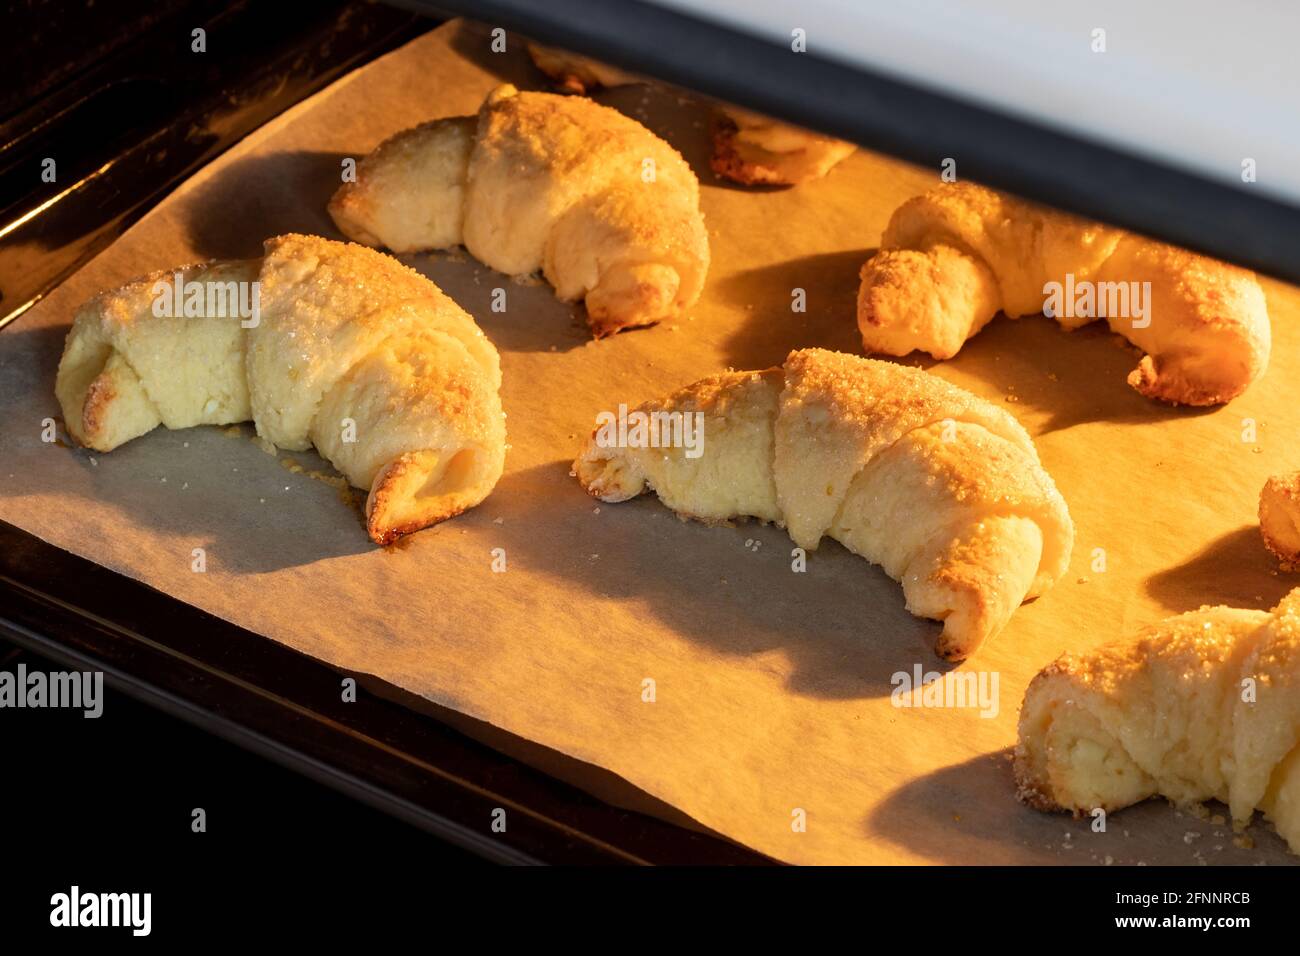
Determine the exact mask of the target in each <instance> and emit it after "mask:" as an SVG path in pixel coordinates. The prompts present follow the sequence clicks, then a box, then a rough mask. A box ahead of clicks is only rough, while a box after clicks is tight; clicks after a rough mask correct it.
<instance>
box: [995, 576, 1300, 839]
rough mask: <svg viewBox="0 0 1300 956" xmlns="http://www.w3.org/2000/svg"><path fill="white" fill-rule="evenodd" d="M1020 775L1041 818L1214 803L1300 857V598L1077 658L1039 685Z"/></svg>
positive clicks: (1022, 742)
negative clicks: (1270, 831) (1269, 826)
mask: <svg viewBox="0 0 1300 956" xmlns="http://www.w3.org/2000/svg"><path fill="white" fill-rule="evenodd" d="M1013 766H1014V769H1015V775H1016V781H1017V784H1018V793H1019V796H1020V798H1021V800H1023V801H1024V802H1026V803H1028V804H1029V805H1030V806H1032V807H1035V808H1037V809H1039V810H1069V811H1073V812H1074V813H1075V814H1076V815H1083V814H1087V813H1090V812H1091V811H1093V810H1094V809H1097V808H1101V809H1103V810H1105V811H1107V812H1110V811H1113V810H1117V809H1120V808H1122V807H1127V806H1129V805H1131V804H1134V803H1138V802H1140V801H1142V800H1146V799H1147V798H1148V797H1153V796H1157V795H1159V796H1163V797H1166V798H1168V799H1169V800H1171V801H1173V802H1175V803H1178V804H1191V803H1199V802H1200V801H1203V800H1208V799H1211V798H1214V799H1217V800H1222V801H1224V802H1225V803H1227V804H1228V806H1229V808H1230V810H1231V812H1232V818H1233V821H1234V822H1235V823H1236V824H1237V825H1239V826H1241V825H1244V824H1246V823H1248V822H1249V821H1250V818H1251V815H1252V814H1253V813H1254V811H1255V810H1262V811H1263V812H1264V815H1265V816H1266V817H1268V819H1270V820H1272V821H1273V823H1274V825H1275V826H1276V827H1277V831H1278V833H1279V834H1280V835H1281V836H1282V837H1283V839H1285V840H1286V841H1287V843H1288V844H1289V845H1290V847H1291V849H1292V850H1293V851H1296V852H1300V590H1295V591H1292V592H1291V593H1290V594H1289V595H1287V596H1286V597H1285V598H1283V600H1282V602H1281V603H1280V604H1279V605H1278V606H1277V607H1276V608H1274V609H1273V611H1272V612H1271V613H1266V612H1263V611H1250V610H1242V609H1238V608H1230V607H1202V608H1201V609H1200V610H1198V611H1192V612H1189V613H1187V614H1180V615H1178V616H1177V617H1171V618H1169V619H1167V620H1164V621H1161V622H1160V623H1159V624H1156V625H1155V626H1153V627H1149V628H1147V629H1146V630H1145V631H1143V632H1142V633H1140V634H1139V635H1138V636H1137V637H1136V638H1135V639H1133V640H1128V641H1121V642H1117V643H1114V644H1110V645H1107V646H1104V647H1101V648H1099V649H1097V650H1095V651H1091V652H1089V653H1086V654H1066V655H1065V656H1063V657H1061V658H1060V659H1058V660H1057V661H1056V662H1055V663H1052V664H1049V665H1048V666H1047V667H1045V668H1044V669H1043V670H1042V671H1041V672H1040V673H1039V674H1038V676H1037V677H1035V678H1034V679H1033V681H1032V682H1031V683H1030V685H1029V689H1028V690H1027V691H1026V692H1025V701H1024V704H1023V706H1022V707H1021V711H1020V737H1019V742H1018V743H1017V745H1016V751H1015V761H1014V765H1013Z"/></svg>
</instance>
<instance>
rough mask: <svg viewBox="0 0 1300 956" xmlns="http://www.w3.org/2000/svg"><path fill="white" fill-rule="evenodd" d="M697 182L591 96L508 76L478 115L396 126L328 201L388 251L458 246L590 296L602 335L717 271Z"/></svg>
mask: <svg viewBox="0 0 1300 956" xmlns="http://www.w3.org/2000/svg"><path fill="white" fill-rule="evenodd" d="M699 192H700V191H699V183H698V182H697V181H696V179H695V174H694V173H693V172H691V168H690V166H688V165H687V164H686V161H685V160H684V159H682V157H681V155H680V154H679V153H678V152H677V151H676V150H674V149H673V148H672V147H671V146H669V145H668V144H667V143H665V142H664V141H663V140H661V139H660V138H659V137H657V136H655V135H654V134H653V133H652V132H650V131H649V130H648V129H646V128H645V127H644V126H642V125H641V124H640V123H637V122H636V121H635V120H632V119H629V118H628V117H626V116H624V115H623V114H622V113H619V112H618V111H616V110H612V109H609V108H608V107H604V106H600V105H598V104H596V103H593V102H591V101H590V100H586V99H582V98H578V97H567V96H556V95H554V94H551V93H520V92H519V91H518V90H516V89H515V88H514V87H512V86H502V87H499V88H497V89H496V90H495V91H493V92H492V93H491V94H490V95H489V96H488V98H487V99H486V100H485V101H484V103H483V107H482V109H481V110H480V111H479V115H478V118H477V120H475V119H474V118H472V117H457V118H453V119H445V120H435V121H434V122H432V123H426V124H425V125H423V126H418V127H416V128H415V129H411V130H407V131H405V132H402V133H398V134H397V135H396V136H394V137H392V138H391V139H389V140H387V141H386V142H384V143H382V144H380V146H379V147H378V148H377V149H376V150H375V151H374V152H373V153H371V154H370V155H369V156H367V157H365V158H364V159H363V160H362V161H361V162H360V163H359V164H358V165H357V175H356V181H355V182H348V183H344V184H343V186H342V187H340V189H339V190H338V191H337V192H336V193H335V194H334V197H333V198H332V199H331V200H330V203H329V213H330V215H331V216H332V217H333V218H334V222H335V223H336V224H337V225H338V227H339V229H340V230H342V231H343V233H344V234H345V235H346V236H348V238H350V239H354V240H356V241H357V242H360V243H364V244H365V245H371V246H386V247H387V248H388V249H391V250H392V251H394V252H415V251H419V250H425V249H445V248H449V247H451V246H455V245H458V244H461V243H463V244H464V245H465V248H466V249H468V250H469V252H470V254H471V255H473V256H474V257H475V258H477V259H479V260H481V261H482V262H483V263H485V264H486V265H488V266H491V267H492V268H493V269H496V270H498V271H500V272H505V273H509V274H511V275H525V274H528V273H532V272H536V271H537V270H538V269H540V270H541V271H542V274H543V275H544V276H545V277H546V279H547V280H548V281H549V282H550V283H551V284H552V285H553V286H554V287H555V293H556V295H558V296H559V297H560V298H561V299H564V300H566V301H576V300H578V299H585V300H586V305H587V319H588V322H589V323H590V325H591V327H592V330H593V332H594V333H595V334H596V335H597V336H601V335H607V334H609V333H611V332H617V331H619V330H620V329H625V328H631V327H633V326H640V325H650V324H653V323H655V322H658V321H660V320H662V319H666V318H671V317H673V316H676V315H678V314H680V313H681V312H682V311H683V310H685V309H689V308H690V307H691V306H692V305H694V304H695V303H696V302H697V301H698V300H699V297H700V292H701V290H702V289H703V287H704V277H705V274H706V273H707V272H708V268H709V243H708V235H707V233H706V232H705V228H704V218H703V216H702V215H701V214H700V196H699Z"/></svg>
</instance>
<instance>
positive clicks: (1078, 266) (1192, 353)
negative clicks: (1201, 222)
mask: <svg viewBox="0 0 1300 956" xmlns="http://www.w3.org/2000/svg"><path fill="white" fill-rule="evenodd" d="M1044 311H1047V312H1048V313H1049V314H1054V316H1055V318H1056V319H1057V321H1058V322H1060V323H1061V325H1062V326H1064V327H1065V328H1067V329H1076V328H1080V327H1081V326H1083V325H1086V324H1088V323H1089V322H1092V321H1094V320H1096V319H1100V318H1104V319H1105V320H1106V321H1107V323H1108V324H1109V326H1110V328H1111V329H1112V331H1114V332H1117V333H1119V334H1120V335H1122V336H1124V338H1126V339H1128V340H1129V341H1130V342H1132V343H1133V344H1134V345H1136V346H1137V347H1138V348H1140V349H1142V351H1143V352H1145V353H1147V354H1146V355H1145V356H1144V357H1143V359H1142V361H1141V362H1140V363H1139V364H1138V367H1137V368H1136V369H1134V371H1133V372H1132V373H1131V374H1130V375H1129V378H1128V381H1129V384H1130V385H1132V386H1133V388H1135V389H1137V390H1138V391H1139V392H1141V393H1142V394H1143V395H1145V396H1147V397H1148V398H1153V399H1158V400H1160V401H1165V402H1171V403H1175V404H1182V405H1218V404H1221V403H1223V402H1227V401H1230V400H1231V399H1233V398H1235V397H1237V396H1238V395H1240V394H1241V393H1242V392H1244V391H1245V390H1246V389H1247V388H1248V387H1249V386H1250V384H1251V383H1252V382H1253V381H1255V380H1256V379H1257V378H1259V377H1260V376H1261V375H1263V374H1264V370H1265V368H1267V366H1268V356H1269V348H1270V342H1271V335H1270V328H1269V321H1268V308H1267V305H1266V303H1265V301H1264V292H1263V290H1262V289H1261V288H1260V286H1259V283H1258V281H1256V279H1255V277H1254V275H1252V274H1251V273H1250V272H1247V271H1246V270H1244V269H1238V268H1236V267H1235V266H1230V265H1227V264H1226V263H1223V262H1218V261H1216V260H1214V259H1207V258H1205V257H1204V256H1198V255H1195V254H1193V253H1190V252H1187V251H1186V250H1183V249H1178V248H1175V247H1174V246H1168V245H1165V244H1163V243H1159V242H1153V241H1152V240H1150V239H1147V238H1145V237H1143V236H1137V235H1133V234H1132V233H1127V232H1124V231H1123V230H1120V229H1115V228H1112V227H1110V226H1104V225H1101V224H1099V223H1095V222H1089V221H1088V220H1086V219H1080V218H1078V217H1076V216H1071V215H1067V214H1066V213H1063V212H1057V211H1056V210H1053V209H1048V208H1046V207H1044V206H1039V205H1036V204H1034V203H1030V202H1025V201H1024V200H1021V199H1015V198H1013V197H1010V196H1006V195H1003V194H1001V193H996V192H994V191H993V190H991V189H985V188H984V187H983V186H977V185H974V184H973V183H951V184H947V185H942V186H938V187H936V188H934V189H932V190H930V191H929V192H927V193H925V194H923V195H921V196H917V197H915V198H913V199H909V200H908V201H907V202H905V203H904V204H903V205H901V206H899V207H898V209H897V210H895V211H894V215H893V217H892V218H891V219H890V221H889V225H888V226H887V227H886V229H885V232H884V235H883V236H882V237H881V240H880V251H879V252H877V253H876V255H875V256H873V257H872V258H871V259H869V260H868V261H867V262H866V264H865V265H863V267H862V284H861V286H860V288H859V292H858V329H859V331H861V333H862V345H863V348H865V349H866V350H867V351H868V352H883V353H885V354H888V355H906V354H907V353H909V352H911V351H913V350H920V351H923V352H929V353H930V354H931V355H932V356H934V357H935V358H940V359H946V358H951V357H952V356H954V355H956V354H957V352H958V350H959V349H961V347H962V345H963V344H964V343H965V342H966V340H967V339H968V338H970V337H971V336H972V335H974V334H975V333H977V332H978V331H979V330H980V329H981V328H983V327H984V326H985V325H986V324H988V322H989V321H990V320H992V318H993V317H994V316H995V315H996V314H997V313H998V312H1003V313H1005V314H1006V315H1008V316H1010V317H1011V318H1018V317H1020V316H1023V315H1037V314H1038V313H1040V312H1044ZM1139 313H1141V314H1139Z"/></svg>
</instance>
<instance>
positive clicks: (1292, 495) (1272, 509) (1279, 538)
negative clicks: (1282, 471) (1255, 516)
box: [1259, 471, 1300, 565]
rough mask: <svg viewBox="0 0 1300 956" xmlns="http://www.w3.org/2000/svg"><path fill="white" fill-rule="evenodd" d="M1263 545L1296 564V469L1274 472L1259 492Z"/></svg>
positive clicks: (1299, 514)
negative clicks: (1285, 473) (1286, 471)
mask: <svg viewBox="0 0 1300 956" xmlns="http://www.w3.org/2000/svg"><path fill="white" fill-rule="evenodd" d="M1259 530H1260V533H1261V534H1262V535H1263V536H1264V546H1265V547H1267V548H1268V550H1269V551H1272V552H1273V554H1274V555H1276V556H1277V558H1278V560H1280V561H1281V562H1282V563H1283V564H1287V565H1297V564H1300V471H1293V472H1291V473H1290V474H1289V475H1274V476H1273V477H1271V478H1269V480H1268V481H1267V482H1265V484H1264V489H1263V490H1262V491H1261V492H1260V494H1259Z"/></svg>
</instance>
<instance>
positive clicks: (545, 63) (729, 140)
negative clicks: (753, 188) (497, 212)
mask: <svg viewBox="0 0 1300 956" xmlns="http://www.w3.org/2000/svg"><path fill="white" fill-rule="evenodd" d="M528 54H529V56H531V57H532V59H533V63H535V64H536V65H537V68H538V69H539V70H541V71H542V72H543V73H545V74H546V75H547V76H548V77H550V79H551V81H552V82H553V83H555V84H556V86H558V87H559V88H560V89H562V90H564V91H566V92H568V93H578V94H582V93H588V92H591V91H592V90H596V89H599V88H600V87H602V86H623V85H625V84H628V83H645V82H648V81H647V80H644V79H642V78H641V77H638V76H636V75H634V74H631V73H628V72H626V71H624V70H620V69H619V68H618V67H614V66H609V65H608V64H605V63H601V62H600V61H599V60H593V59H591V58H590V57H586V56H581V55H579V54H577V53H568V52H566V51H564V50H557V49H555V48H553V47H545V46H542V45H541V44H539V43H531V42H530V43H529V44H528ZM716 112H717V115H716V116H715V117H714V121H713V156H712V159H711V160H710V165H711V167H712V168H713V171H714V172H715V173H717V174H718V175H719V176H722V177H723V178H724V179H729V180H731V181H732V182H736V183H742V184H744V185H747V186H749V185H756V184H762V185H769V186H794V185H797V184H799V183H804V182H808V181H810V180H813V179H821V178H822V177H823V176H825V175H826V174H827V173H828V172H830V171H831V169H832V168H833V167H834V166H835V165H836V164H838V163H839V162H840V160H842V159H844V158H845V157H847V156H848V155H849V154H850V153H852V152H853V151H854V150H855V149H856V148H857V147H856V146H854V145H853V144H852V143H846V142H845V141H844V140H842V139H833V138H832V137H830V136H823V135H822V134H821V133H814V132H813V131H812V130H807V129H803V128H802V127H799V126H791V125H789V124H788V123H778V122H777V121H776V120H773V119H769V118H768V117H766V116H762V115H760V114H758V113H751V112H750V111H749V110H743V109H741V108H740V107H737V106H727V105H722V104H718V106H717V111H716Z"/></svg>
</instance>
